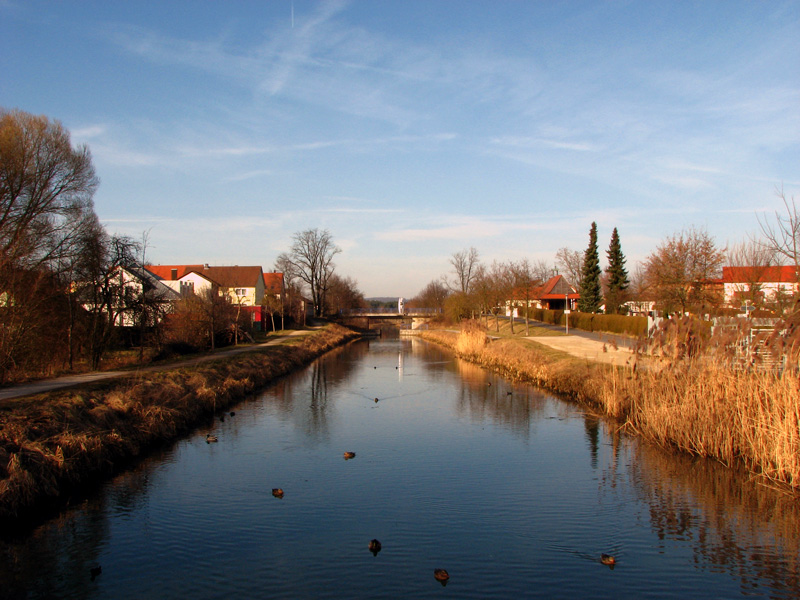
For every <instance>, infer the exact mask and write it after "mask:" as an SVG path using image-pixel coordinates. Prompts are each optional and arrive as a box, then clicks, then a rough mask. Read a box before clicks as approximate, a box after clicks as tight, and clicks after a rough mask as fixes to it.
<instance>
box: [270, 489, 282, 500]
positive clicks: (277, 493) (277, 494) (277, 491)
mask: <svg viewBox="0 0 800 600" xmlns="http://www.w3.org/2000/svg"><path fill="white" fill-rule="evenodd" d="M272 495H273V496H275V497H276V498H283V490H282V489H281V488H272Z"/></svg>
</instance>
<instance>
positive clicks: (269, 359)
mask: <svg viewBox="0 0 800 600" xmlns="http://www.w3.org/2000/svg"><path fill="white" fill-rule="evenodd" d="M354 337H357V334H356V333H354V332H353V331H351V330H348V329H345V328H343V327H340V326H337V325H330V326H328V327H326V328H324V329H322V330H320V331H318V332H314V333H312V334H309V335H307V336H304V337H303V338H300V339H299V340H298V342H297V343H293V342H294V340H292V343H290V344H287V345H280V346H271V347H268V348H263V349H259V350H258V351H254V352H251V353H247V354H242V355H238V356H236V357H232V358H225V359H220V360H218V361H212V362H209V363H204V364H201V365H198V366H196V367H191V368H181V369H174V370H169V371H161V372H156V373H146V374H139V375H135V376H131V377H129V378H125V379H118V380H115V381H112V382H106V383H102V384H95V385H90V386H85V387H82V388H75V389H71V390H66V391H61V392H53V393H50V394H43V395H41V396H37V397H34V398H26V399H22V400H14V401H8V402H6V403H5V404H4V405H3V406H0V523H4V524H6V523H10V522H11V520H12V519H15V518H17V517H20V516H22V517H25V516H32V515H33V513H34V511H35V510H36V509H39V508H47V507H50V506H58V505H59V504H60V503H61V502H63V501H64V500H65V499H66V497H68V495H69V494H70V492H71V491H72V490H74V489H75V488H76V487H77V486H79V485H80V484H83V483H86V482H88V481H90V480H93V479H96V478H97V477H98V476H102V475H107V474H110V473H113V472H114V471H115V470H117V469H119V467H120V466H121V465H122V464H124V463H125V461H128V460H130V459H131V458H134V457H137V456H140V455H142V454H143V453H145V452H146V451H147V450H148V449H149V448H152V447H154V446H156V445H159V444H163V443H164V442H166V441H169V440H172V439H175V438H176V437H177V436H178V435H181V434H182V433H185V432H187V431H190V430H191V429H192V428H194V427H196V426H197V425H198V424H199V423H201V422H203V421H204V420H206V419H208V418H209V417H210V416H211V415H213V414H214V413H215V412H218V411H221V410H224V409H226V408H227V407H229V406H231V405H232V404H233V403H235V402H237V401H239V400H241V399H242V398H244V397H245V396H246V395H248V394H250V393H252V392H254V391H256V390H257V389H259V388H261V387H263V386H264V385H266V384H267V383H268V382H269V381H271V380H273V379H275V378H276V377H279V376H281V375H284V374H286V373H288V372H290V371H292V370H293V369H296V368H297V367H299V366H301V365H304V364H307V363H308V362H310V361H311V360H313V359H314V358H316V357H317V356H320V355H322V354H323V353H325V352H327V351H328V350H330V349H332V348H334V347H336V346H338V345H341V344H342V343H344V342H346V341H349V340H351V339H353V338H354Z"/></svg>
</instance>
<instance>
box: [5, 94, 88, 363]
mask: <svg viewBox="0 0 800 600" xmlns="http://www.w3.org/2000/svg"><path fill="white" fill-rule="evenodd" d="M96 187H97V178H96V177H95V172H94V167H93V166H92V160H91V155H90V153H89V150H88V149H87V148H86V147H78V148H73V147H72V144H71V142H70V136H69V132H68V131H67V130H66V129H64V127H63V126H62V125H61V124H60V123H58V122H57V121H50V120H49V119H47V117H43V116H34V115H31V114H29V113H26V112H22V111H19V110H11V111H8V110H5V109H2V108H0V305H2V307H3V309H2V315H0V371H1V373H0V376H5V373H6V366H9V365H13V366H14V368H15V369H17V370H20V371H24V370H25V369H26V368H27V367H26V365H27V364H29V361H30V360H33V361H34V362H37V363H38V362H40V360H41V359H44V360H45V361H46V362H47V361H48V360H49V361H50V362H52V359H53V357H54V356H55V351H56V349H57V348H61V349H66V350H67V352H66V354H67V355H69V359H68V360H69V362H71V355H70V353H69V349H71V348H72V340H71V334H72V333H73V329H72V328H71V325H72V324H73V323H74V321H73V317H74V312H73V310H72V309H73V308H74V302H72V301H73V300H74V297H73V296H72V294H71V290H72V288H71V287H69V285H70V281H69V279H70V278H69V276H68V274H69V273H70V272H72V271H73V270H74V263H75V260H76V257H77V254H76V252H77V250H76V241H77V239H78V238H79V237H80V236H81V235H82V233H83V232H84V230H85V229H86V227H87V225H88V226H90V225H91V221H92V220H93V219H96V215H95V213H94V210H93V207H92V195H93V194H94V191H95V189H96ZM65 279H66V280H65ZM65 290H69V292H66V293H65ZM53 293H56V298H59V297H63V298H64V299H65V302H66V304H65V305H64V306H63V308H64V314H61V313H60V310H59V309H58V307H57V304H58V306H61V303H60V302H57V301H56V300H55V299H54V298H53V297H52V294H53ZM45 300H46V304H44V305H42V306H40V305H39V304H40V303H41V302H43V301H45ZM56 315H58V318H57V319H56V321H55V322H51V321H52V318H54V317H55V316H56ZM62 326H65V327H66V331H61V329H60V327H62ZM48 357H49V358H48ZM31 364H32V363H31Z"/></svg>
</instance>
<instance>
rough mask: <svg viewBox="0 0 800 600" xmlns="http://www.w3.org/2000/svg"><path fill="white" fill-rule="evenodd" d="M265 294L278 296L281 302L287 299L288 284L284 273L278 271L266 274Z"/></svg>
mask: <svg viewBox="0 0 800 600" xmlns="http://www.w3.org/2000/svg"><path fill="white" fill-rule="evenodd" d="M264 293H265V294H267V295H270V296H277V297H278V298H279V299H280V300H284V299H285V298H286V282H285V281H284V278H283V273H278V272H277V271H275V272H273V273H264Z"/></svg>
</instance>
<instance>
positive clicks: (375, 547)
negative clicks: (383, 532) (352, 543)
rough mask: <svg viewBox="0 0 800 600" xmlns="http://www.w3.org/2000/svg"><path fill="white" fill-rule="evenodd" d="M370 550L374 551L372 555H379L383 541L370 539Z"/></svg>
mask: <svg viewBox="0 0 800 600" xmlns="http://www.w3.org/2000/svg"><path fill="white" fill-rule="evenodd" d="M367 547H368V548H369V551H370V552H372V556H378V552H380V551H381V543H380V542H379V541H378V540H370V542H369V546H367Z"/></svg>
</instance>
